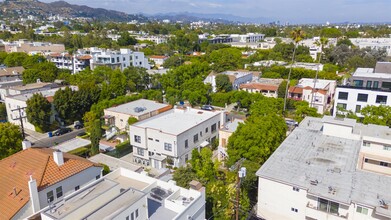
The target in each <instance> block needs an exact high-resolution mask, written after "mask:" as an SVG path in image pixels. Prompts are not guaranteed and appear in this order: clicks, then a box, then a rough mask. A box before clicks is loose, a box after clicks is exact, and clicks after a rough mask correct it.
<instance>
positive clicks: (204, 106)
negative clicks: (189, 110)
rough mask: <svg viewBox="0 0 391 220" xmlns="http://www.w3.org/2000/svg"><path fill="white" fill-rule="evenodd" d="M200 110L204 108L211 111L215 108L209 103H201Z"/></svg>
mask: <svg viewBox="0 0 391 220" xmlns="http://www.w3.org/2000/svg"><path fill="white" fill-rule="evenodd" d="M201 109H202V110H206V111H213V110H215V109H214V108H213V107H212V106H211V105H203V106H202V107H201Z"/></svg>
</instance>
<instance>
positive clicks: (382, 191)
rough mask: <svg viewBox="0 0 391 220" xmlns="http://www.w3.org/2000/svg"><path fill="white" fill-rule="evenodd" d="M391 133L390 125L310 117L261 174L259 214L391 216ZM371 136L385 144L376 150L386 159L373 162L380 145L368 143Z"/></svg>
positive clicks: (284, 216) (283, 216)
mask: <svg viewBox="0 0 391 220" xmlns="http://www.w3.org/2000/svg"><path fill="white" fill-rule="evenodd" d="M389 132H390V128H388V127H385V126H377V125H363V124H358V123H356V122H355V120H352V119H345V120H341V119H338V120H337V119H334V118H332V117H331V116H327V117H326V116H325V117H324V118H323V119H319V118H310V117H307V118H305V119H304V120H303V121H302V122H301V124H300V125H299V127H297V128H296V129H295V130H294V131H293V132H292V133H291V134H290V135H289V136H288V137H287V139H286V140H285V141H284V142H283V143H282V144H281V145H280V147H279V148H278V149H277V150H276V151H275V152H274V153H273V155H272V156H271V157H270V158H269V159H268V160H267V161H266V163H265V164H264V165H263V166H262V167H261V168H260V169H259V170H258V171H257V173H256V174H257V176H258V177H259V186H258V205H257V215H258V216H259V217H262V218H264V219H303V220H304V219H305V220H308V219H334V220H343V219H354V220H356V219H359V220H361V219H381V220H383V219H384V220H385V219H390V218H391V209H390V208H389V205H388V204H390V202H391V196H390V195H389V184H391V175H390V174H391V173H390V170H391V166H389V165H388V163H387V161H389V159H390V158H389V157H388V156H390V155H389V153H388V152H389V151H388V150H387V148H386V147H387V146H389V145H390V139H389V137H387V136H388V135H389ZM387 134H388V135H387ZM373 138H375V139H376V142H374V140H373ZM369 139H372V143H377V144H378V145H381V146H382V148H381V149H373V150H372V152H374V151H376V152H377V154H382V155H383V159H380V160H378V161H377V162H376V161H372V159H371V158H372V156H371V155H370V154H368V151H370V149H371V148H372V147H374V148H377V147H376V146H372V145H369V146H366V145H368V144H367V142H368V143H371V142H369V141H368V140H369ZM365 153H366V154H365ZM384 157H387V158H388V159H387V160H385V159H384ZM362 164H364V166H362ZM369 166H376V168H373V167H369ZM385 170H387V172H384V171H385ZM384 174H385V175H384Z"/></svg>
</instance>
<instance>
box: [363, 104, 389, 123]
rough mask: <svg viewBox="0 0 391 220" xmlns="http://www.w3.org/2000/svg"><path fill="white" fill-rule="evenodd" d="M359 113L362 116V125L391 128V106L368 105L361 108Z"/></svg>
mask: <svg viewBox="0 0 391 220" xmlns="http://www.w3.org/2000/svg"><path fill="white" fill-rule="evenodd" d="M360 113H361V114H362V115H363V116H364V118H363V123H364V124H376V125H386V126H389V127H391V106H386V105H380V106H374V105H369V106H366V107H364V108H362V109H361V111H360Z"/></svg>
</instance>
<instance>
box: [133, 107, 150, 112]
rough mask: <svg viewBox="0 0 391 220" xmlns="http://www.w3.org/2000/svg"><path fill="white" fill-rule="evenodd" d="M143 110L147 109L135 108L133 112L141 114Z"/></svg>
mask: <svg viewBox="0 0 391 220" xmlns="http://www.w3.org/2000/svg"><path fill="white" fill-rule="evenodd" d="M145 110H147V108H145V107H135V108H134V111H135V112H137V113H140V112H143V111H145Z"/></svg>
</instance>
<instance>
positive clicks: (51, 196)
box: [46, 191, 54, 202]
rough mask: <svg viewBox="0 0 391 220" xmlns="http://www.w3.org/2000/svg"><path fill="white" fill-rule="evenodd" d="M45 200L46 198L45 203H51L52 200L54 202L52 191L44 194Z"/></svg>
mask: <svg viewBox="0 0 391 220" xmlns="http://www.w3.org/2000/svg"><path fill="white" fill-rule="evenodd" d="M46 198H47V201H48V202H53V200H54V194H53V191H49V192H47V193H46Z"/></svg>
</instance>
